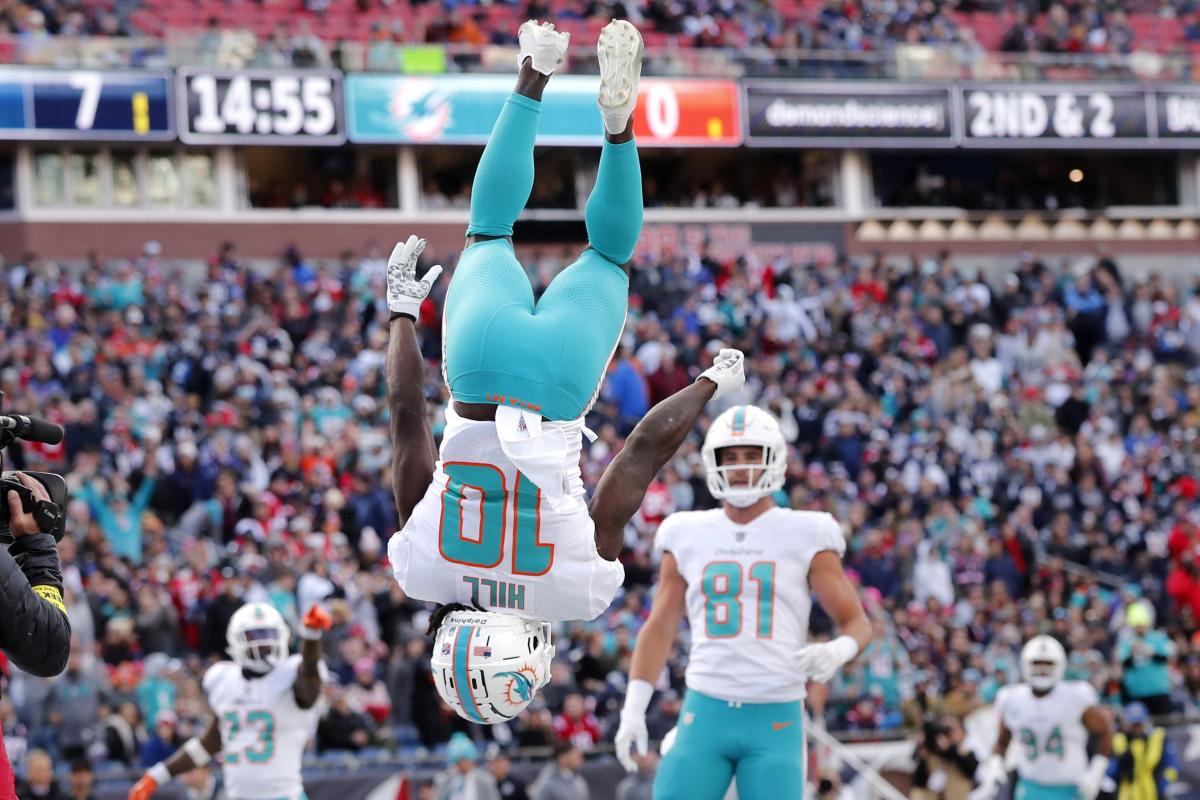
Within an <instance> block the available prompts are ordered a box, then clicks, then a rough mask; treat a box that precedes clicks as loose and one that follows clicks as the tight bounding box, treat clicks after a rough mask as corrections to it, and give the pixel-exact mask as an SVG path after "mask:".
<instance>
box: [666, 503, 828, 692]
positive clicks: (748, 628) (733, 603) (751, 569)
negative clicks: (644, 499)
mask: <svg viewBox="0 0 1200 800" xmlns="http://www.w3.org/2000/svg"><path fill="white" fill-rule="evenodd" d="M654 546H655V550H656V551H658V552H659V553H663V552H668V553H671V554H672V555H674V556H675V561H676V563H677V564H678V565H679V572H680V574H681V575H682V576H683V579H684V580H685V581H687V615H688V624H689V625H690V627H691V632H692V649H691V653H690V655H689V656H688V666H687V674H686V680H687V685H688V688H691V689H695V690H696V691H699V692H703V693H704V694H706V695H709V696H710V697H715V698H717V699H719V700H732V701H739V702H743V703H778V702H781V701H791V700H800V699H802V698H803V697H804V682H805V679H804V676H803V675H802V674H801V673H800V670H799V669H798V668H797V667H796V650H797V649H798V648H800V647H801V646H802V645H804V643H805V642H806V641H807V640H808V615H809V611H810V610H811V608H812V600H811V598H810V595H809V589H808V568H809V565H810V564H811V563H812V560H813V557H814V556H816V554H817V553H819V552H821V551H822V550H829V551H831V552H833V553H836V554H837V556H838V557H839V558H841V556H842V554H843V553H844V552H845V547H846V544H845V538H844V537H843V535H842V529H841V526H839V525H838V523H837V521H836V520H835V519H834V518H833V517H832V516H830V515H829V514H825V513H823V512H816V511H792V510H790V509H783V508H773V509H771V510H770V511H767V512H766V513H764V514H762V515H760V516H759V517H757V518H756V519H755V520H754V521H753V522H751V523H750V524H749V525H738V524H737V523H735V522H733V521H732V520H730V519H729V517H728V516H726V514H725V512H724V510H722V509H713V510H711V511H688V512H682V513H678V514H672V515H671V516H669V517H667V518H666V519H665V520H663V523H662V525H661V526H660V527H659V529H658V534H657V536H656V537H655V542H654Z"/></svg>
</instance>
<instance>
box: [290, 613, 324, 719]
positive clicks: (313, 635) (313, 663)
mask: <svg viewBox="0 0 1200 800" xmlns="http://www.w3.org/2000/svg"><path fill="white" fill-rule="evenodd" d="M332 627H333V618H332V617H330V616H329V612H328V611H326V610H325V609H323V608H321V607H320V606H319V605H318V606H313V607H312V608H310V609H309V610H308V613H306V614H305V615H304V618H303V619H302V620H300V642H301V643H300V668H299V670H297V672H296V682H295V683H294V684H292V695H293V696H294V697H295V698H296V705H298V706H299V707H300V708H303V709H309V708H312V707H313V706H314V705H316V704H317V700H319V699H321V636H322V635H323V634H324V633H325V631H327V630H329V629H330V628H332Z"/></svg>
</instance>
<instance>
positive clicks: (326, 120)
mask: <svg viewBox="0 0 1200 800" xmlns="http://www.w3.org/2000/svg"><path fill="white" fill-rule="evenodd" d="M175 81H176V91H177V92H178V94H179V103H178V115H179V116H178V127H179V138H180V139H181V140H182V141H183V142H184V143H185V144H217V145H219V144H272V145H320V146H330V145H340V144H344V143H345V142H346V109H345V101H344V99H343V84H342V73H340V72H338V71H336V70H286V69H246V70H222V69H206V68H202V67H184V68H181V69H179V70H177V71H176V74H175Z"/></svg>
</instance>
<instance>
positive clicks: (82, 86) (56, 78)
mask: <svg viewBox="0 0 1200 800" xmlns="http://www.w3.org/2000/svg"><path fill="white" fill-rule="evenodd" d="M172 103H173V97H172V91H171V78H170V75H169V74H168V73H165V72H163V73H155V72H108V71H99V70H49V69H46V70H43V69H3V70H0V139H22V140H31V139H39V140H58V141H73V140H86V139H95V140H102V141H109V142H121V141H160V142H161V141H172V140H174V139H175V138H176V134H175V125H174V118H173V115H172V113H171V112H172Z"/></svg>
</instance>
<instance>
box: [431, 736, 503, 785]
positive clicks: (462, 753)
mask: <svg viewBox="0 0 1200 800" xmlns="http://www.w3.org/2000/svg"><path fill="white" fill-rule="evenodd" d="M478 758H479V753H478V751H476V749H475V743H474V742H472V741H471V739H470V737H468V736H467V735H466V734H465V733H456V734H454V735H453V736H451V737H450V744H449V745H448V746H447V747H446V761H447V762H449V764H450V766H449V767H447V768H446V770H445V771H444V772H440V773H438V775H437V777H436V778H435V779H434V782H433V786H434V796H435V797H436V798H437V800H499V798H500V790H499V789H498V788H497V786H496V779H495V778H494V777H493V776H492V773H491V772H489V771H487V770H485V769H480V768H479V767H478V766H476V765H475V761H476V760H477V759H478Z"/></svg>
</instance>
